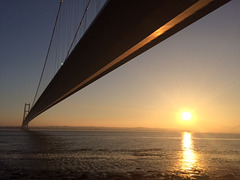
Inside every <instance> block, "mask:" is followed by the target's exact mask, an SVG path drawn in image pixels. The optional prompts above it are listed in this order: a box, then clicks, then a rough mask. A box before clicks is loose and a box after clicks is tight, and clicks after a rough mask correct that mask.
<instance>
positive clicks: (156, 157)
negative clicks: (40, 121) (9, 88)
mask: <svg viewBox="0 0 240 180" xmlns="http://www.w3.org/2000/svg"><path fill="white" fill-rule="evenodd" d="M14 178H18V179H240V135H236V134H235V135H234V134H201V133H190V132H181V133H180V132H129V131H125V132H119V131H116V132H113V131H77V130H59V129H58V130H53V129H52V130H50V129H48V130H43V129H42V130H40V129H34V130H30V131H22V130H18V129H12V130H9V129H8V130H6V129H2V130H0V179H14Z"/></svg>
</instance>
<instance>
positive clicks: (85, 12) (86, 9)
mask: <svg viewBox="0 0 240 180" xmlns="http://www.w3.org/2000/svg"><path fill="white" fill-rule="evenodd" d="M90 3H91V0H89V1H88V4H87V6H86V8H85V11H84V14H83V16H82V19H81V21H80V23H79V25H78V28H77V31H76V33H75V35H74V38H73V41H72V43H71V45H70V48H69V50H68V52H67V56H66V59H67V57H68V55H69V54H70V51H71V49H72V46H73V44H74V41H75V39H76V37H77V35H78V32H79V30H80V27H81V25H82V23H83V20H84V18H85V16H86V14H87V11H88V7H89V5H90Z"/></svg>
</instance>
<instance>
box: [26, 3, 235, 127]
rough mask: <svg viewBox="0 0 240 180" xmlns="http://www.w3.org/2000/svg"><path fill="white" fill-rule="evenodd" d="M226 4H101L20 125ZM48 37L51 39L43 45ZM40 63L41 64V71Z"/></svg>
mask: <svg viewBox="0 0 240 180" xmlns="http://www.w3.org/2000/svg"><path fill="white" fill-rule="evenodd" d="M228 1H230V0H141V1H139V0H107V1H106V2H105V3H104V5H103V6H102V8H101V9H100V10H99V12H98V13H97V14H96V16H95V18H94V19H93V20H92V22H91V24H90V25H89V26H88V27H87V28H86V30H85V32H84V33H83V35H82V36H81V38H80V39H79V41H78V42H77V43H76V45H75V47H74V48H73V46H74V45H73V44H74V43H71V44H70V48H69V51H68V52H67V54H66V59H65V61H64V63H63V65H62V66H61V67H60V69H59V70H58V71H57V73H56V74H55V76H54V77H53V78H52V80H51V82H50V83H49V84H48V85H47V87H46V88H45V90H44V91H43V93H42V94H41V96H40V97H39V98H38V100H37V101H36V103H33V106H32V108H31V109H30V111H29V112H28V114H27V116H26V117H24V120H23V123H22V126H23V127H27V126H28V123H29V122H30V121H31V120H33V119H34V118H35V117H36V116H38V115H39V114H41V113H42V112H44V111H46V110H47V109H49V108H51V107H52V106H54V105H55V104H57V103H59V102H60V101H62V100H64V99H65V98H67V97H69V96H71V95H72V94H73V93H75V92H77V91H79V90H80V89H82V88H84V87H85V86H87V85H89V84H90V83H92V82H94V81H96V80H97V79H99V78H101V77H102V76H104V75H105V74H107V73H109V72H110V71H112V70H114V69H116V68H118V67H119V66H121V65H122V64H124V63H126V62H128V61H130V60H131V59H133V58H134V57H136V56H138V55H139V54H141V53H143V52H144V51H146V50H148V49H150V48H151V47H153V46H154V45H156V44H158V43H160V42H162V41H163V40H165V39H166V38H168V37H170V36H172V35H173V34H175V33H177V32H178V31H180V30H182V29H183V28H185V27H187V26H188V25H190V24H191V23H193V22H195V21H197V20H198V19H200V18H201V17H203V16H205V15H207V14H208V13H210V12H212V11H213V10H215V9H217V8H219V7H220V6H222V5H223V4H225V3H227V2H228ZM91 3H92V2H91V0H89V1H88V3H87V4H86V6H85V10H84V11H83V13H82V18H81V19H80V23H79V26H78V28H77V32H78V31H79V27H80V26H81V25H83V24H84V18H85V16H86V13H87V12H88V11H89V9H90V8H89V7H90V4H91ZM62 4H63V5H64V2H62V1H61V3H60V7H59V11H58V15H57V18H56V19H57V20H58V18H59V16H60V14H61V6H62ZM57 20H56V23H55V26H54V30H53V34H54V32H55V31H56V28H57ZM76 34H77V33H76ZM76 34H75V36H74V39H75V37H76V36H77V35H76ZM52 39H53V36H52V38H51V41H50V46H49V47H51V43H52ZM49 49H50V48H49ZM72 49H73V50H72ZM48 53H49V50H48ZM47 57H48V55H47ZM46 59H47V58H46ZM45 65H46V61H45V64H44V68H45ZM41 78H42V76H41ZM41 78H40V82H41ZM38 87H39V86H38ZM37 91H38V90H37ZM35 98H36V96H35ZM35 98H34V101H35Z"/></svg>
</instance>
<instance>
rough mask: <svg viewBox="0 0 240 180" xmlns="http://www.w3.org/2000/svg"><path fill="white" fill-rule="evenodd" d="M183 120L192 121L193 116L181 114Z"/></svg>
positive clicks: (185, 113)
mask: <svg viewBox="0 0 240 180" xmlns="http://www.w3.org/2000/svg"><path fill="white" fill-rule="evenodd" d="M181 118H182V120H185V121H188V120H191V118H192V114H191V113H190V112H187V111H184V112H182V114H181Z"/></svg>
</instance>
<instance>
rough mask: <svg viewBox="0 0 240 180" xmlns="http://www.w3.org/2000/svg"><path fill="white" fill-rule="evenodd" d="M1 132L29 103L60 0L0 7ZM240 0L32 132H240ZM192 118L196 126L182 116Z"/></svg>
mask: <svg viewBox="0 0 240 180" xmlns="http://www.w3.org/2000/svg"><path fill="white" fill-rule="evenodd" d="M0 4H1V6H0V23H1V27H0V39H1V43H0V84H1V86H0V98H1V101H0V126H2V125H20V124H21V121H22V115H23V106H24V103H25V102H32V100H33V96H34V93H35V90H36V86H37V83H38V80H39V77H40V73H41V70H42V66H43V62H44V59H45V56H46V52H47V48H48V44H49V41H50V37H51V32H52V28H53V24H54V22H55V18H56V13H57V9H58V5H59V1H58V0H56V1H55V0H51V1H49V0H42V1H32V0H19V1H17V0H2V1H1V2H0ZM239 19H240V1H238V0H232V1H231V2H230V3H228V4H226V5H224V6H223V7H221V8H219V9H217V10H216V11H214V12H212V13H211V14H209V15H207V16H206V17H204V18H202V19H200V20H199V21H197V22H196V23H194V24H192V25H190V26H189V27H187V28H185V29H184V30H182V31H180V32H178V33H177V34H175V35H173V36H172V37H170V38H168V39H167V40H165V41H164V42H162V43H160V44H158V45H157V46H155V47H153V48H152V49H150V50H148V51H147V52H145V53H143V54H142V55H140V56H138V57H136V58H135V59H133V60H132V61H130V62H128V63H126V64H125V65H123V66H122V67H120V68H118V69H117V70H115V71H113V72H111V73H109V74H108V75H106V76H104V77H103V78H101V79H99V80H97V81H96V82H94V83H93V84H91V85H89V86H88V87H86V88H84V89H83V90H81V91H79V92H77V93H76V94H75V95H73V96H71V97H70V98H68V99H66V100H64V101H63V102H61V103H60V104H58V105H56V106H55V107H53V108H52V109H50V110H48V111H47V112H45V113H43V114H42V115H40V116H39V117H38V118H36V119H35V120H33V121H32V122H31V123H30V125H31V124H32V125H36V126H37V125H70V126H108V127H157V128H189V129H192V130H199V131H229V132H230V131H232V130H234V132H240V129H239V128H237V127H238V126H240V113H239V112H240V60H239V57H240V51H239V47H240V21H239ZM184 109H187V110H188V111H191V112H192V114H193V117H194V118H193V121H192V122H191V123H189V124H184V123H182V122H180V120H179V118H178V113H179V112H180V111H182V110H184Z"/></svg>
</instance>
